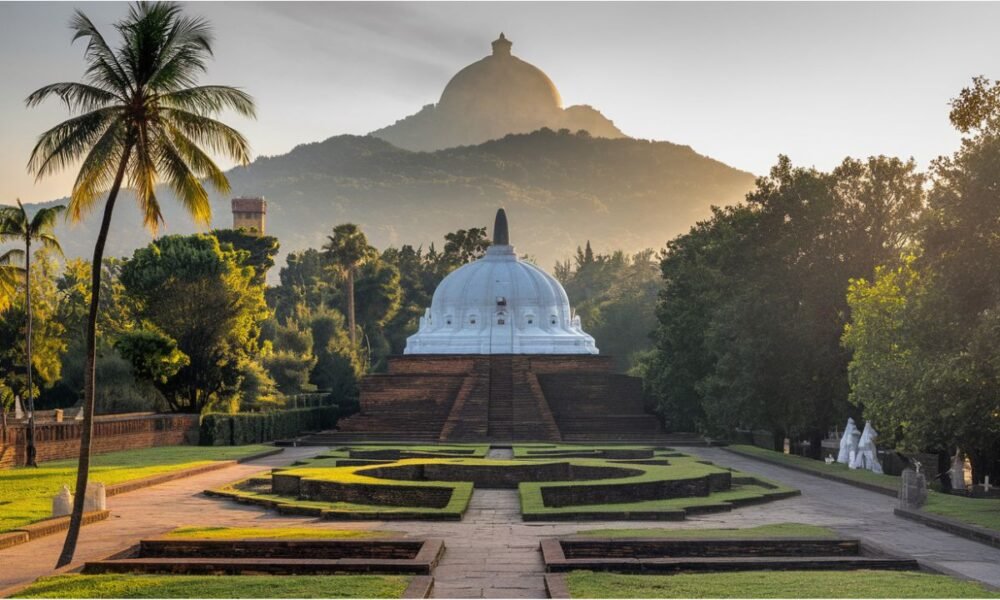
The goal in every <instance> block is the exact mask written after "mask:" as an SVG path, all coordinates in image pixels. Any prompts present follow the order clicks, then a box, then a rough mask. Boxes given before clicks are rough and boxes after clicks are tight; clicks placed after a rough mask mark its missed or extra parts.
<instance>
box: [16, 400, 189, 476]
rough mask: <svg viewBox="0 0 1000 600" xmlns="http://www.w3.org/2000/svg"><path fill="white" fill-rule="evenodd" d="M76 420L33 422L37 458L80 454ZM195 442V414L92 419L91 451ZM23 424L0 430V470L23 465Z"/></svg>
mask: <svg viewBox="0 0 1000 600" xmlns="http://www.w3.org/2000/svg"><path fill="white" fill-rule="evenodd" d="M82 432H83V427H82V426H81V424H80V422H79V421H65V422H62V423H51V422H49V423H39V424H37V425H35V446H36V448H37V451H38V460H39V461H40V462H42V461H49V460H59V459H64V458H75V457H77V456H79V454H80V436H81V434H82ZM196 443H198V415H187V414H183V415H123V416H111V415H109V416H101V417H97V419H96V420H95V422H94V441H93V452H94V454H103V453H105V452H115V451H119V450H134V449H137V448H152V447H154V446H178V445H181V444H196ZM26 444H27V426H26V425H23V424H20V423H19V424H17V425H8V426H7V427H6V428H4V429H2V431H0V469H9V468H12V467H15V466H22V465H24V464H25V458H26V454H27V452H26V450H27V448H26Z"/></svg>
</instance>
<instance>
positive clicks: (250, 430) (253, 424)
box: [200, 406, 341, 446]
mask: <svg viewBox="0 0 1000 600" xmlns="http://www.w3.org/2000/svg"><path fill="white" fill-rule="evenodd" d="M340 414H341V410H340V408H339V407H337V406H321V407H315V408H294V409H289V410H273V411H269V412H259V413H246V412H243V413H232V414H229V413H205V414H203V415H202V416H201V436H200V439H201V445H203V446H242V445H245V444H257V443H262V442H271V441H274V440H281V439H286V438H290V437H294V436H296V435H299V434H301V433H302V432H303V431H320V430H323V429H330V428H332V427H333V426H334V425H336V424H337V418H338V417H339V416H340Z"/></svg>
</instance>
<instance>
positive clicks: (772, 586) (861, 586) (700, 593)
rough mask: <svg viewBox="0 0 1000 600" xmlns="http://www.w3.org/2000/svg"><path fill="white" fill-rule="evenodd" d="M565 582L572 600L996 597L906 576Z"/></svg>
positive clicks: (575, 574) (586, 577)
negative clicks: (631, 599) (594, 599)
mask: <svg viewBox="0 0 1000 600" xmlns="http://www.w3.org/2000/svg"><path fill="white" fill-rule="evenodd" d="M566 583H567V586H568V587H569V591H570V595H571V596H572V597H573V598H1000V593H997V592H991V591H989V590H987V589H986V588H984V587H982V586H981V585H979V584H978V583H972V582H969V581H961V580H958V579H953V578H951V577H948V576H946V575H931V574H928V573H919V572H907V571H863V570H862V571H738V572H733V573H705V574H678V575H622V574H617V573H594V572H591V571H572V572H570V573H567V575H566Z"/></svg>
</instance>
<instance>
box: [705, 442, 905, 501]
mask: <svg viewBox="0 0 1000 600" xmlns="http://www.w3.org/2000/svg"><path fill="white" fill-rule="evenodd" d="M721 449H722V450H725V451H726V452H732V453H733V454H737V455H739V456H743V457H745V458H752V459H754V460H759V461H760V462H763V463H767V464H769V465H775V466H777V467H784V468H786V469H791V470H792V471H798V472H799V473H805V474H807V475H814V476H816V477H819V478H821V479H828V480H830V481H836V482H837V483H843V484H846V485H851V486H854V487H856V488H861V489H863V490H868V491H869V492H875V493H876V494H882V495H883V496H891V497H893V498H895V497H896V495H897V494H896V491H895V490H890V489H888V488H884V487H881V486H878V485H874V484H871V483H865V482H863V481H855V480H853V479H848V478H847V477H841V476H839V475H834V474H832V473H823V472H822V471H814V470H812V469H807V468H805V467H800V466H798V465H790V464H787V463H784V462H781V461H779V460H771V459H770V458H766V457H763V456H757V455H756V454H750V453H749V452H740V451H739V450H735V449H733V448H731V447H722V448H721Z"/></svg>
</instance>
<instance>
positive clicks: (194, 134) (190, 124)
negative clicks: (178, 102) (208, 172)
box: [161, 108, 251, 165]
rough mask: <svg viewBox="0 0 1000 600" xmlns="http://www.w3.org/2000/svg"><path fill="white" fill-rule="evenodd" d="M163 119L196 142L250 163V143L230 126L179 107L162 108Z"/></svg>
mask: <svg viewBox="0 0 1000 600" xmlns="http://www.w3.org/2000/svg"><path fill="white" fill-rule="evenodd" d="M161 113H162V115H163V119H164V120H165V121H170V122H171V124H172V125H173V126H174V127H176V128H177V129H178V130H180V131H181V132H183V133H184V135H186V136H187V137H189V138H190V139H191V140H192V141H194V142H195V143H196V144H200V145H203V146H206V147H208V149H209V150H211V151H212V152H215V153H216V154H222V155H224V156H227V157H229V158H231V159H232V160H234V161H236V162H237V163H239V164H241V165H246V164H250V158H251V155H250V143H249V142H248V141H247V139H246V138H245V137H243V134H241V133H240V132H238V131H236V130H235V129H233V128H232V127H230V126H228V125H226V124H225V123H222V122H220V121H216V120H215V119H211V118H209V117H206V116H204V115H199V114H196V113H193V112H188V111H186V110H179V109H173V108H170V109H167V108H165V109H162V111H161Z"/></svg>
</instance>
